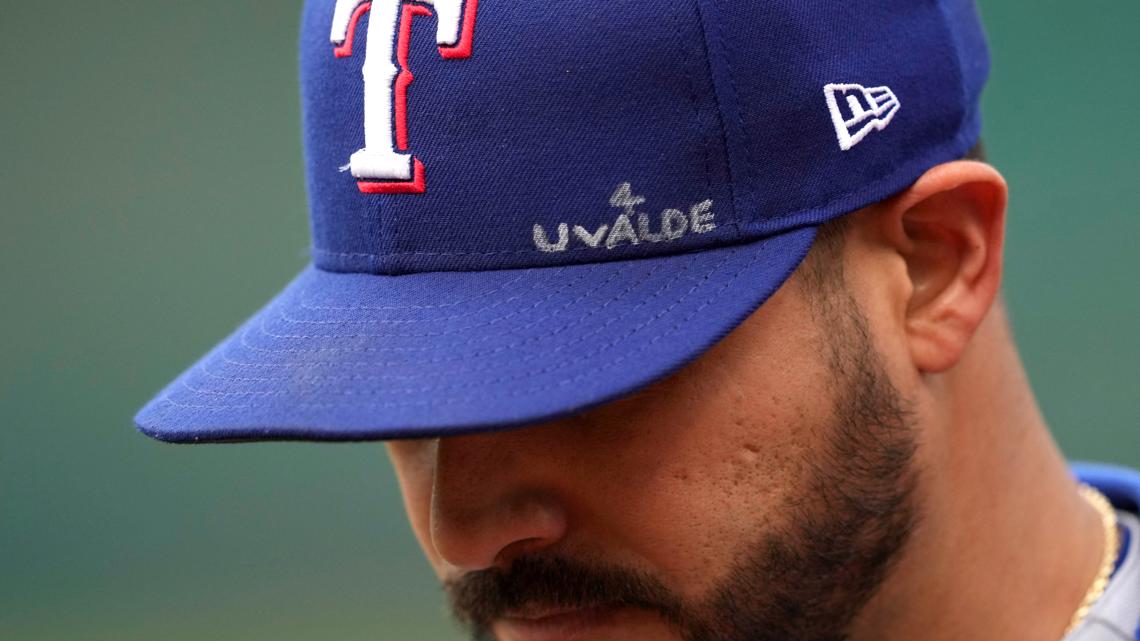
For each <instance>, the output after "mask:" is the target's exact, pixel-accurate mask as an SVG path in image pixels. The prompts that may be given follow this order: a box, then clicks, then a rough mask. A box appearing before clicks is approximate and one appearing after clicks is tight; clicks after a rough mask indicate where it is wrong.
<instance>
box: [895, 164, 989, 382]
mask: <svg viewBox="0 0 1140 641" xmlns="http://www.w3.org/2000/svg"><path fill="white" fill-rule="evenodd" d="M1007 198H1008V188H1007V186H1006V183H1005V180H1004V179H1003V178H1002V176H1001V174H999V173H998V172H997V170H996V169H994V168H993V167H991V166H990V165H987V164H985V163H980V162H974V161H966V160H963V161H955V162H950V163H946V164H942V165H938V166H937V167H934V168H932V169H931V170H930V171H928V172H927V173H926V174H924V175H923V176H922V177H921V178H919V179H918V181H917V182H915V183H914V185H912V186H911V187H910V188H909V189H907V190H906V191H904V192H902V193H901V194H899V195H897V196H895V197H894V198H892V199H890V200H888V201H886V202H885V203H883V205H884V207H883V209H882V210H881V212H880V214H881V215H880V216H878V217H877V218H879V222H880V223H881V224H882V225H883V227H882V228H881V231H882V232H884V235H885V237H886V239H887V242H888V243H889V244H890V245H891V246H892V248H893V249H894V250H895V251H897V252H898V254H899V256H901V257H902V259H903V260H904V261H905V263H906V271H907V277H908V278H909V280H910V288H909V289H910V293H909V300H908V301H907V304H906V309H905V314H906V318H905V329H906V333H907V341H908V343H909V347H910V353H911V358H912V360H913V362H914V364H915V366H916V367H917V368H918V369H919V370H921V371H923V372H942V371H945V370H947V369H949V368H950V367H952V366H953V365H954V364H955V363H957V362H958V360H959V359H960V358H961V357H962V354H963V352H965V350H966V346H967V345H968V344H969V342H970V339H971V337H972V336H973V335H974V331H975V330H976V329H977V327H978V325H979V324H980V323H981V322H982V319H983V318H984V317H985V315H986V313H987V312H988V311H989V309H990V307H991V306H992V305H993V302H994V299H995V298H996V296H997V292H998V288H999V286H1000V282H1001V268H1002V241H1003V238H1004V235H1005V210H1006V202H1007Z"/></svg>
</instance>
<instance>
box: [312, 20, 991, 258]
mask: <svg viewBox="0 0 1140 641" xmlns="http://www.w3.org/2000/svg"><path fill="white" fill-rule="evenodd" d="M301 52H302V54H301V71H302V74H301V78H302V92H303V100H304V129H305V146H306V165H307V175H308V190H309V197H310V207H311V214H312V227H313V253H314V261H315V263H316V265H317V266H318V267H320V268H322V269H326V270H331V271H352V272H372V273H407V272H420V271H440V270H445V271H451V270H481V269H501V268H513V267H525V266H543V265H555V264H572V263H587V262H599V261H606V260H615V259H628V258H637V257H644V256H650V255H660V254H667V253H677V252H683V251H691V250H694V249H698V248H705V247H710V246H714V245H725V244H731V243H737V242H744V241H747V240H751V239H756V238H761V237H764V236H769V235H772V234H774V233H778V232H781V231H786V230H789V229H793V228H796V227H802V226H804V225H810V224H816V223H820V222H822V221H825V220H827V219H829V218H833V217H835V216H838V215H840V214H843V213H845V212H848V211H851V210H853V209H856V208H858V207H861V206H864V205H866V204H869V203H870V202H874V201H876V200H879V199H882V198H884V197H886V196H888V195H889V194H891V193H893V192H895V191H898V190H899V189H901V188H903V187H905V186H906V185H907V184H909V183H910V182H911V181H913V180H914V179H915V178H916V177H917V176H918V175H919V174H921V172H922V171H923V170H925V168H927V167H929V166H930V165H932V164H935V163H937V162H941V161H945V160H949V159H951V158H954V157H956V156H960V155H961V154H963V153H964V152H965V151H966V150H967V149H968V148H969V147H970V146H971V145H972V144H973V142H974V140H975V139H976V138H977V135H978V131H979V129H980V117H979V113H978V99H979V94H980V92H981V89H982V85H983V84H984V81H985V77H986V74H987V71H988V57H987V54H986V49H985V44H984V39H983V35H982V31H981V27H980V25H979V23H978V19H977V15H976V12H975V9H974V6H973V3H972V2H970V1H969V0H941V1H935V0H851V1H849V2H843V3H839V2H834V0H795V1H792V0H780V1H759V0H750V1H745V0H737V1H729V0H655V1H653V2H647V1H646V0H606V1H605V2H601V1H597V0H574V1H573V2H559V1H554V0H552V1H550V2H544V3H538V4H536V3H521V2H504V1H503V0H481V1H478V0H430V1H426V0H421V1H418V2H407V1H401V0H373V1H372V2H360V1H359V0H357V1H353V0H339V1H338V0H309V1H308V2H307V3H306V6H305V10H304V18H303V30H302V42H301Z"/></svg>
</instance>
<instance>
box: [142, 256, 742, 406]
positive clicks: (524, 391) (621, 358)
mask: <svg viewBox="0 0 1140 641" xmlns="http://www.w3.org/2000/svg"><path fill="white" fill-rule="evenodd" d="M729 259H730V257H726V258H725V259H724V260H722V261H721V263H719V264H717V265H716V266H715V267H714V268H713V269H711V270H709V271H708V272H707V273H705V274H704V276H703V277H702V278H701V280H700V282H698V283H697V284H694V285H693V286H692V287H691V288H689V290H688V291H686V292H685V293H684V294H682V295H681V296H680V297H679V298H678V299H676V300H675V301H674V302H673V304H671V305H669V306H668V307H666V308H665V309H663V310H661V311H660V312H658V313H657V314H655V315H654V316H653V317H651V318H650V319H649V320H647V321H644V322H642V323H640V324H639V325H637V326H635V327H634V328H633V329H631V330H630V331H629V332H627V333H626V334H625V335H623V336H621V337H618V338H616V339H614V340H613V341H611V342H610V343H607V344H606V345H603V346H602V347H601V348H599V349H597V350H594V351H593V352H592V353H590V354H588V356H592V355H593V354H596V353H599V352H601V351H604V350H606V349H609V348H610V347H612V346H613V345H616V344H617V343H619V342H621V341H622V340H625V339H626V338H628V336H630V335H632V334H634V333H636V332H638V331H640V330H641V329H643V328H644V327H647V326H649V325H651V324H653V323H654V322H656V321H658V320H659V319H660V318H662V317H663V316H664V315H665V314H666V313H668V312H669V311H671V310H672V309H674V308H675V307H677V306H678V305H680V304H681V303H683V302H684V301H685V300H686V299H687V298H688V297H689V296H690V295H691V294H692V293H693V292H694V291H696V290H697V289H698V288H699V287H700V285H701V283H703V282H705V281H707V280H708V279H709V278H710V277H711V276H712V275H713V274H714V273H716V272H717V271H718V269H719V268H720V267H721V266H722V265H723V264H724V263H725V262H728V260H729ZM757 260H759V254H756V255H755V256H753V258H752V260H751V261H749V262H748V263H746V264H745V265H744V266H742V267H741V268H740V269H739V270H738V271H736V272H735V273H734V274H733V275H732V276H730V277H729V278H728V280H726V281H725V283H724V285H722V286H721V287H720V288H719V289H717V290H716V291H715V292H714V293H713V294H712V295H711V296H709V298H708V299H706V300H705V301H704V302H703V303H702V304H701V305H700V306H698V307H697V308H696V309H694V310H693V311H692V312H690V313H689V314H688V315H686V316H685V317H684V318H682V319H681V320H679V321H677V322H676V323H675V324H674V325H673V326H672V327H671V328H669V329H668V330H666V331H665V332H662V333H660V334H658V335H657V336H655V337H654V338H653V339H652V340H651V341H650V342H649V343H647V344H645V345H643V346H642V347H641V348H639V349H638V350H635V351H634V352H632V353H630V354H625V355H622V356H619V357H618V358H616V359H613V360H611V361H609V362H607V363H606V364H605V365H603V366H601V367H597V368H592V369H590V370H587V371H584V372H581V373H579V374H578V375H576V376H573V377H570V378H566V379H562V380H560V381H557V382H556V384H558V385H568V384H570V383H573V382H577V381H578V380H581V379H582V378H585V377H588V376H592V375H594V374H596V373H597V372H601V371H604V370H605V369H608V368H610V367H613V366H614V365H616V364H618V363H620V362H622V361H624V360H626V359H628V358H630V357H633V356H637V355H639V354H641V353H643V352H645V351H647V350H649V349H650V348H652V347H653V346H654V345H656V343H657V342H658V341H659V340H661V339H662V338H663V337H665V336H667V335H672V334H673V332H675V331H676V330H677V329H679V328H680V327H681V326H683V325H684V324H686V323H687V322H689V320H691V319H692V318H693V317H694V316H696V315H697V314H699V313H700V312H701V311H703V310H704V309H705V308H706V307H708V306H709V305H711V304H712V302H713V301H714V300H716V298H718V297H719V296H720V294H721V292H723V291H724V290H725V289H727V288H728V287H729V286H730V285H731V284H732V283H733V282H735V281H736V279H737V278H739V277H740V275H741V274H743V273H744V272H745V271H747V270H748V268H749V267H751V265H752V264H753V263H754V262H756V261H757ZM674 280H675V279H674ZM611 302H612V301H611ZM570 344H571V343H567V344H565V345H563V346H560V347H563V348H564V347H565V346H567V345H570ZM577 360H581V358H579V359H577ZM564 366H565V363H564V362H562V363H559V364H558V365H556V366H551V367H547V368H545V369H542V370H536V371H532V372H526V373H520V374H519V375H516V376H514V377H504V378H502V379H495V380H491V381H483V382H482V384H486V383H497V382H507V381H510V380H517V379H519V378H529V377H531V376H534V375H536V374H542V373H547V372H550V371H555V370H556V369H559V368H562V367H564ZM179 383H181V386H182V387H183V388H184V389H186V390H188V391H190V392H191V393H194V394H198V395H213V396H257V395H258V393H256V392H241V393H226V392H209V391H204V390H198V389H195V388H194V387H192V386H190V385H189V384H188V383H187V382H186V381H185V379H179ZM471 387H475V385H474V384H465V385H460V386H452V387H436V388H430V387H429V388H423V389H417V390H401V393H404V394H411V393H421V392H423V391H431V389H452V388H454V389H467V388H471ZM547 388H548V385H543V386H541V387H537V388H528V389H522V390H514V391H511V392H508V393H506V394H505V396H509V397H514V396H524V395H530V394H533V393H534V392H536V391H541V390H545V389H547ZM285 393H288V391H287V390H281V391H279V394H285ZM342 395H344V396H349V395H355V396H361V395H363V394H342ZM373 395H375V394H373ZM469 398H473V396H470V395H469V396H465V397H454V398H449V399H444V400H443V401H434V400H433V401H418V402H407V401H401V402H383V403H378V402H366V403H303V402H302V403H293V404H291V405H292V406H293V407H314V408H319V407H346V406H366V407H408V406H417V405H449V404H454V403H458V402H461V401H465V400H467V399H469ZM162 402H165V403H168V404H170V405H174V406H176V407H183V408H188V409H195V408H197V409H210V410H221V409H236V408H250V407H267V406H269V405H268V404H265V403H246V404H239V405H190V404H183V403H178V402H176V401H174V400H172V399H171V398H170V394H169V393H166V394H164V395H163V397H162Z"/></svg>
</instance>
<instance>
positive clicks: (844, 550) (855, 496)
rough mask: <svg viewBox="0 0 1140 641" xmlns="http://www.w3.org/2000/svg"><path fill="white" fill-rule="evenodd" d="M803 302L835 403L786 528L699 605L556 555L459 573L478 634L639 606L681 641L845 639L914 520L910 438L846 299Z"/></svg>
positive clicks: (458, 589) (459, 608)
mask: <svg viewBox="0 0 1140 641" xmlns="http://www.w3.org/2000/svg"><path fill="white" fill-rule="evenodd" d="M832 284H834V283H832ZM812 297H813V315H814V316H815V320H816V321H817V323H818V326H819V327H821V328H823V329H824V332H825V333H824V334H823V338H822V340H821V343H820V347H821V349H822V351H823V352H824V354H825V355H826V357H827V360H828V365H829V371H830V373H831V379H832V380H831V383H832V390H833V397H834V398H835V399H836V400H835V402H834V409H833V412H832V421H831V424H830V425H828V426H827V427H826V429H824V430H823V432H824V433H825V434H827V438H826V439H825V442H824V443H823V444H822V446H821V447H820V451H819V452H813V455H812V456H811V457H810V460H807V461H804V462H803V463H804V466H805V467H806V469H807V470H808V474H807V475H806V478H807V481H806V482H805V483H803V485H802V486H801V487H800V489H799V491H797V492H795V493H794V496H793V497H792V499H790V500H788V501H786V502H785V504H784V505H783V506H782V507H781V508H779V509H782V510H783V511H784V512H785V515H784V516H785V518H784V519H782V520H783V522H784V523H785V525H783V526H782V527H780V528H779V529H778V530H777V531H770V532H768V533H766V534H765V535H764V536H762V537H761V538H760V539H759V540H756V541H752V542H748V543H744V544H742V545H741V549H740V550H739V552H738V553H737V554H736V555H734V558H736V559H737V561H736V562H735V563H734V564H733V565H732V566H731V568H730V569H729V571H728V572H727V574H726V575H725V577H724V578H723V579H721V580H720V581H719V582H718V584H717V586H716V587H715V588H714V589H713V590H711V591H710V594H709V596H708V597H706V598H704V599H701V600H699V601H698V602H689V601H686V600H685V599H682V598H681V597H680V596H678V595H677V594H676V592H675V591H673V590H671V589H669V588H668V587H667V586H666V585H665V583H664V582H663V581H661V580H659V579H658V578H656V577H655V576H653V575H651V574H649V573H645V572H641V571H637V570H630V569H627V568H621V567H614V566H606V565H604V564H598V563H594V562H583V561H578V560H575V559H571V558H566V557H559V556H553V555H533V556H528V557H522V558H519V559H517V560H516V561H515V562H514V563H513V564H512V566H511V567H510V569H509V570H508V571H506V572H500V571H495V570H488V571H483V572H476V573H472V574H469V575H467V576H465V577H463V578H462V579H460V580H458V581H456V582H454V583H451V584H449V585H448V586H447V591H448V595H449V597H450V599H451V602H452V607H453V610H454V612H455V614H456V617H457V619H458V620H459V621H461V622H462V623H464V624H466V625H467V626H468V627H469V629H470V630H471V631H472V634H473V636H474V638H476V639H478V640H480V641H482V640H489V639H493V638H494V637H493V635H492V634H491V632H490V630H491V625H492V623H493V622H494V621H495V620H497V619H499V618H501V617H502V616H503V615H504V613H506V612H509V611H511V610H515V609H518V608H522V607H524V606H527V605H536V604H537V605H542V606H553V607H581V608H587V607H593V606H602V605H609V606H618V607H633V608H639V609H642V610H646V611H651V612H654V613H656V614H658V615H659V616H660V617H661V618H662V619H663V620H664V621H666V622H667V623H668V624H669V625H670V626H671V627H672V628H674V629H675V630H676V631H677V633H678V634H679V635H680V636H681V637H682V638H683V639H685V641H844V640H845V639H847V634H848V630H849V629H850V626H851V624H852V622H853V621H854V620H855V618H856V617H857V616H858V614H859V613H860V612H861V611H862V610H863V608H864V607H865V606H866V604H867V603H868V602H869V601H870V599H871V598H872V597H873V596H874V594H875V593H876V591H877V590H878V588H879V586H880V585H881V584H882V583H883V581H884V580H885V579H886V578H887V576H889V574H890V571H891V568H892V567H893V566H894V564H895V563H896V562H897V560H898V558H899V556H900V554H901V552H902V550H903V549H904V548H905V546H906V543H907V540H908V538H909V535H910V532H911V531H912V529H913V528H914V526H915V524H916V522H917V508H916V506H915V500H914V495H915V485H916V471H915V469H914V463H913V460H914V455H915V450H916V441H915V429H914V426H913V424H912V419H911V416H910V413H909V412H908V411H907V404H906V403H905V402H904V399H903V398H902V396H901V394H900V393H899V392H898V390H897V389H896V388H895V387H894V386H893V384H892V383H891V381H890V378H889V376H888V375H887V373H886V371H885V368H884V365H883V363H882V358H881V357H880V355H879V354H878V353H877V351H876V350H875V349H874V347H873V344H872V340H871V337H870V332H869V328H868V323H867V321H866V318H865V317H864V316H863V314H862V313H861V312H860V310H859V308H858V306H857V304H856V302H855V301H854V300H853V299H851V298H850V297H849V295H848V294H846V292H845V291H843V289H842V288H835V287H831V286H827V287H826V289H821V290H818V291H816V292H815V293H813V294H812ZM804 427H805V428H806V427H807V426H804Z"/></svg>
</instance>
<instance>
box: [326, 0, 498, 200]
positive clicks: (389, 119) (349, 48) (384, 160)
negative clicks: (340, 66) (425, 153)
mask: <svg viewBox="0 0 1140 641" xmlns="http://www.w3.org/2000/svg"><path fill="white" fill-rule="evenodd" d="M477 4H478V0H416V1H415V2H407V1H405V0H372V1H371V2H369V1H368V0H337V3H336V9H335V10H334V11H333V24H332V37H331V39H332V43H333V46H334V49H333V52H334V53H335V55H336V57H338V58H346V57H348V56H351V55H353V39H354V36H355V32H356V25H357V23H358V22H360V18H361V17H362V16H363V15H364V14H365V13H366V12H369V13H370V14H371V15H370V16H369V18H368V51H367V53H366V54H365V58H364V65H363V76H364V149H361V150H360V151H357V152H356V153H354V154H352V158H351V159H350V162H349V169H350V170H351V171H352V175H353V176H354V177H355V178H356V179H357V186H358V187H359V188H360V191H362V192H364V193H366V194H422V193H424V188H425V182H424V165H423V163H422V162H420V161H419V160H418V159H417V158H416V157H415V156H414V155H413V154H410V153H407V151H408V85H410V84H411V83H412V73H411V71H409V70H408V47H409V45H410V44H411V42H410V41H411V34H412V20H413V19H414V18H415V17H416V16H430V15H431V14H432V9H433V8H434V9H435V15H436V43H437V44H438V45H439V55H441V56H442V57H444V58H447V59H452V58H469V57H471V39H472V36H473V34H474V32H475V11H476V5H477ZM429 7H430V8H429Z"/></svg>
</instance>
